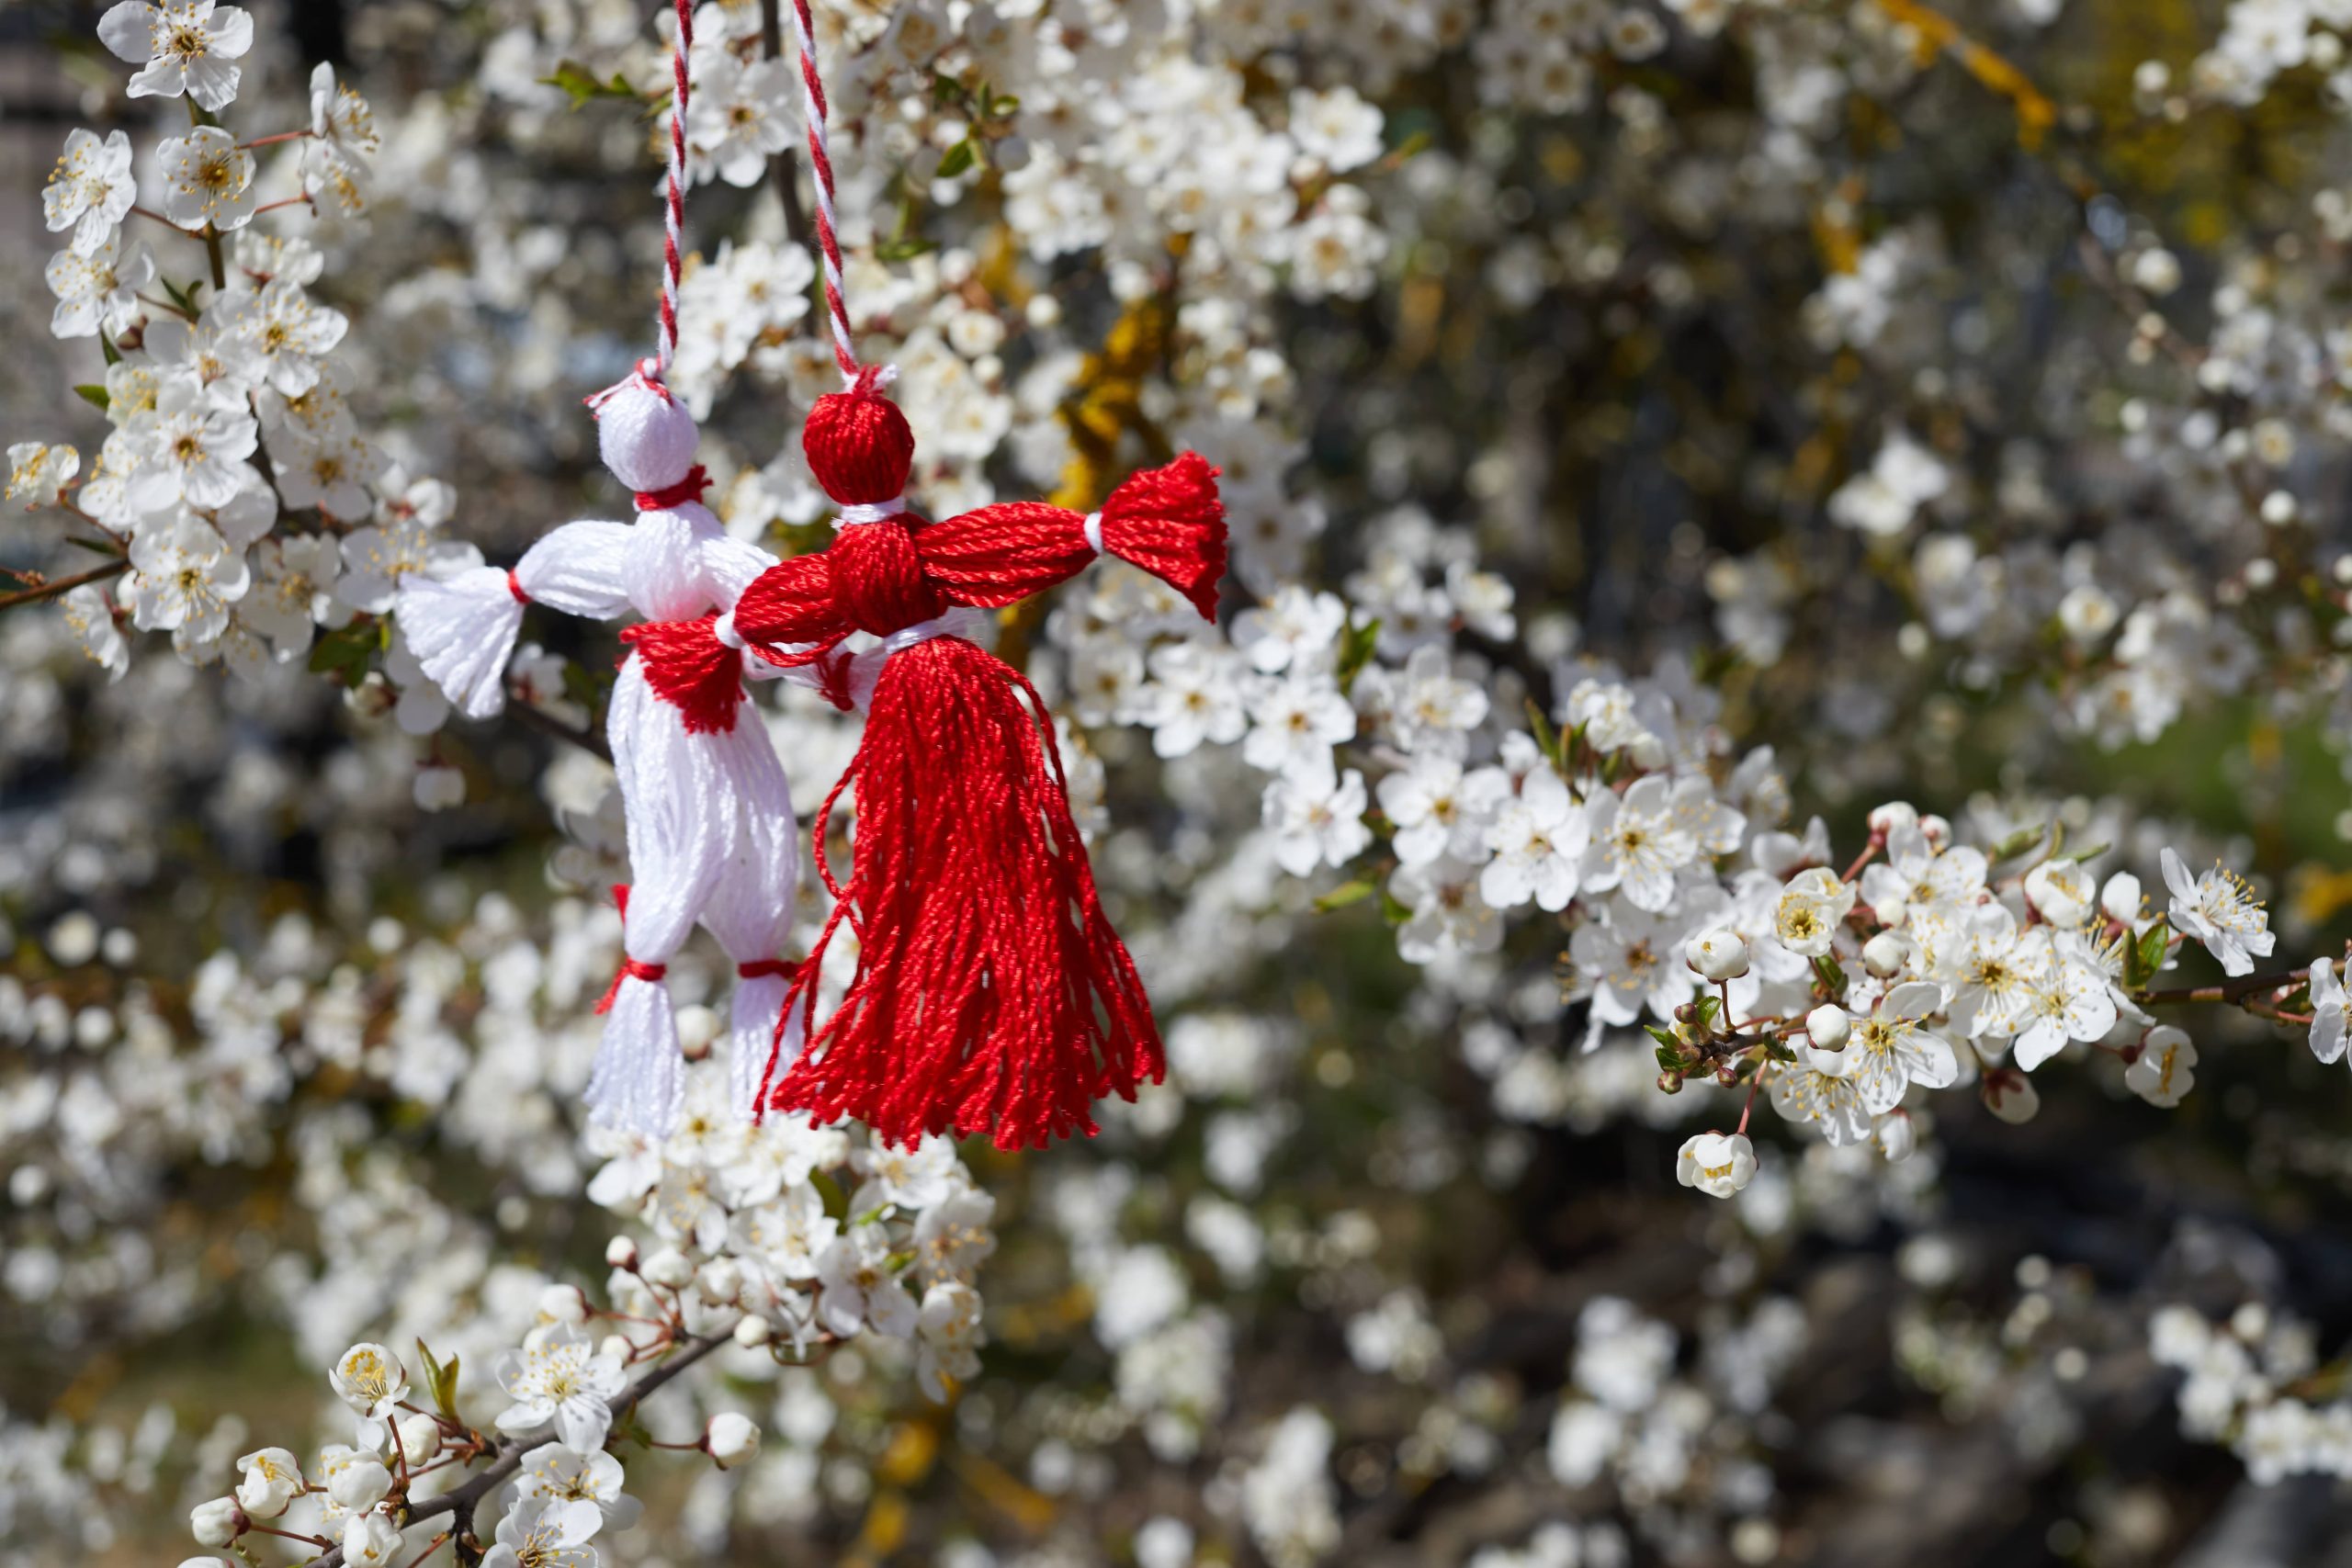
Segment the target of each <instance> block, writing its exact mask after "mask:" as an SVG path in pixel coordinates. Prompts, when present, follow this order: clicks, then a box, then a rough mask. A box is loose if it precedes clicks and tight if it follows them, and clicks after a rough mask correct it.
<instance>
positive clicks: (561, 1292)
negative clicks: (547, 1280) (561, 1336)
mask: <svg viewBox="0 0 2352 1568" xmlns="http://www.w3.org/2000/svg"><path fill="white" fill-rule="evenodd" d="M539 1315H540V1316H541V1317H547V1318H553V1319H554V1320H555V1321H556V1322H558V1323H573V1324H578V1323H585V1322H587V1321H588V1298H587V1297H586V1296H584V1295H582V1293H581V1291H580V1287H579V1286H577V1285H549V1286H548V1288H547V1289H546V1290H544V1291H541V1292H539Z"/></svg>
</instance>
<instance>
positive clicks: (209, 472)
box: [8, 0, 401, 677]
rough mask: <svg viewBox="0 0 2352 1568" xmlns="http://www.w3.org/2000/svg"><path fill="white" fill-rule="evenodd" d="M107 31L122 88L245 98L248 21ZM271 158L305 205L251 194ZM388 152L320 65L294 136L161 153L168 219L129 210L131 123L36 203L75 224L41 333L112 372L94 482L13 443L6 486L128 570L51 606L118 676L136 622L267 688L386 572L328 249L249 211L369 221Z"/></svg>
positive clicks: (56, 452) (79, 137) (56, 267)
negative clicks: (337, 352) (283, 164)
mask: <svg viewBox="0 0 2352 1568" xmlns="http://www.w3.org/2000/svg"><path fill="white" fill-rule="evenodd" d="M99 36H100V38H101V39H102V40H103V41H104V42H105V43H106V45H107V48H109V49H110V50H112V51H114V52H115V53H116V54H118V55H119V56H121V57H122V58H123V59H125V60H130V61H133V62H139V63H140V64H141V66H142V67H143V68H142V69H141V71H140V72H139V73H137V74H136V75H135V76H133V77H132V78H131V81H130V89H129V90H130V95H131V96H134V97H136V96H141V95H158V96H170V97H176V96H180V95H182V94H183V93H185V94H186V95H187V96H188V98H189V100H190V101H191V103H192V104H194V105H197V106H198V107H201V108H202V109H203V110H205V111H206V112H207V113H208V114H217V113H219V112H220V111H221V110H224V109H226V108H227V107H229V106H230V105H231V103H232V101H233V100H234V99H235V98H236V97H237V95H238V87H239V83H240V80H241V69H240V68H239V67H238V66H236V65H234V64H232V63H230V62H232V61H233V60H235V59H236V58H237V57H239V56H241V55H243V54H244V53H245V52H246V51H247V50H248V49H249V48H250V47H251V46H252V42H253V22H252V18H251V17H248V16H247V15H246V13H245V12H243V11H242V10H240V9H238V8H236V7H234V6H215V5H213V4H210V3H209V0H193V3H186V4H181V3H175V4H169V5H165V6H151V5H145V4H140V3H138V0H125V3H124V4H121V5H118V6H115V7H114V8H113V9H111V10H109V11H108V12H107V14H106V17H105V19H104V21H103V23H102V24H101V27H100V29H99ZM273 145H282V146H284V147H286V148H287V149H288V152H287V153H286V158H287V159H288V164H289V167H288V175H290V177H288V178H286V179H284V180H283V181H282V183H284V184H286V185H287V186H289V187H290V188H291V189H292V190H293V192H294V194H293V195H291V196H289V197H284V198H282V199H277V200H273V201H269V202H263V201H262V200H261V197H262V196H263V195H264V194H265V192H266V188H267V186H269V185H270V184H271V183H272V178H271V176H268V175H265V174H264V173H263V171H262V166H261V162H262V158H263V157H266V156H267V155H268V154H267V152H266V149H268V148H270V147H271V146H273ZM377 145H378V137H377V133H376V130H375V128H374V122H373V117H372V115H371V113H370V111H369V109H368V105H367V103H366V101H365V100H364V99H361V98H360V97H359V96H357V95H356V94H354V93H353V92H351V91H350V89H349V88H347V87H345V86H342V85H339V84H338V83H337V81H336V79H335V74H334V69H333V68H332V67H330V66H324V65H322V66H320V67H319V68H318V70H317V71H316V72H315V73H312V75H311V83H310V116H309V120H308V123H307V125H304V126H301V127H299V128H297V129H294V130H284V131H277V132H273V133H271V134H269V135H266V136H263V137H260V138H257V139H255V140H254V141H244V142H240V141H237V140H236V139H235V138H234V137H233V136H232V134H231V133H230V132H229V131H228V130H223V129H222V128H221V127H220V126H219V125H218V124H215V123H211V122H210V121H209V120H206V121H203V122H200V123H198V124H197V125H196V126H195V127H194V128H193V129H191V130H189V131H188V132H187V134H186V135H185V136H178V137H172V138H167V139H165V140H164V141H160V142H159V143H157V144H156V146H155V148H154V151H153V157H154V162H155V165H156V170H157V173H158V175H159V176H160V183H161V186H162V206H163V211H162V213H161V214H160V215H158V214H156V213H153V212H152V211H150V210H148V209H143V208H140V207H137V206H136V205H135V203H136V199H137V194H138V189H139V183H140V180H139V173H138V170H137V168H136V163H137V154H136V152H135V150H134V148H133V146H132V144H131V141H130V137H129V136H128V135H127V134H126V133H124V132H122V131H119V130H117V131H114V132H111V133H110V134H108V135H107V138H106V139H105V140H104V141H100V139H99V138H98V137H97V136H96V134H95V133H93V132H91V131H88V130H74V131H73V132H72V133H71V134H70V135H69V136H68V137H67V139H66V145H65V151H64V153H63V154H62V156H61V157H60V158H59V160H58V163H57V166H56V168H55V169H54V170H53V171H52V172H51V176H50V182H49V186H48V187H47V189H46V190H45V191H44V192H43V193H42V194H43V211H44V215H45V217H46V220H47V222H48V226H49V228H50V229H51V231H53V232H68V231H70V236H69V243H68V246H67V248H66V249H65V250H64V251H62V252H60V253H59V254H58V255H57V256H56V258H55V259H54V260H52V261H51V264H50V266H49V274H48V276H49V283H50V288H51V291H52V292H54V293H55V294H56V295H57V309H56V312H55V314H54V316H53V318H52V320H51V331H52V332H53V333H55V334H56V335H57V336H59V337H61V338H86V337H96V338H98V339H99V340H100V346H101V348H102V349H103V351H104V354H105V364H104V367H103V372H104V378H103V380H102V381H101V382H98V383H96V384H94V385H92V386H91V387H90V388H89V389H87V395H88V396H89V398H90V400H92V401H93V402H96V403H97V404H98V405H99V406H100V407H101V408H102V409H104V410H105V412H106V415H107V422H108V423H110V424H111V425H112V426H113V429H112V432H111V434H108V435H107V439H106V444H105V446H104V447H103V448H102V449H101V450H100V452H99V454H98V457H97V459H96V462H95V463H94V464H93V465H92V467H91V469H90V471H89V472H88V473H87V474H86V475H83V474H82V472H81V457H80V455H79V454H78V453H77V452H75V451H74V449H73V448H71V447H67V446H48V445H44V444H41V443H23V444H19V445H17V446H12V447H10V448H9V452H8V466H9V473H10V478H9V488H8V494H9V498H10V499H11V500H14V501H20V502H24V503H26V504H28V505H31V506H42V507H62V508H63V509H64V510H65V511H66V512H67V513H69V514H70V516H71V518H72V520H73V522H74V523H76V524H79V525H82V526H84V527H85V528H87V529H89V530H91V531H93V532H95V533H96V535H97V536H98V538H97V539H96V540H93V541H90V542H91V543H92V544H93V545H94V547H99V548H101V549H104V550H107V551H109V552H110V553H113V554H114V555H116V557H117V558H118V559H119V560H120V561H122V563H123V564H124V565H126V566H127V567H128V569H129V570H128V571H127V572H125V573H124V574H123V575H122V577H121V580H120V581H119V584H117V585H115V591H112V592H109V591H108V590H107V589H102V588H100V587H97V586H95V585H92V586H85V587H80V588H76V589H74V590H73V591H72V592H70V593H69V594H67V595H66V596H65V599H64V607H65V610H66V613H67V615H68V616H69V618H70V621H71V624H72V625H73V626H74V630H75V632H76V635H77V636H78V637H80V638H81V640H82V643H83V646H84V648H85V650H86V651H87V652H88V653H89V654H90V656H91V657H92V658H93V659H95V660H97V661H98V662H99V663H100V664H102V665H104V666H105V667H106V668H107V671H108V672H109V673H110V674H111V675H114V676H117V677H119V676H120V675H121V674H122V673H123V672H124V671H126V670H127V669H128V667H129V661H130V650H129V648H128V645H127V643H126V639H125V638H124V637H123V633H122V625H121V623H122V622H124V621H125V620H127V621H128V624H129V626H130V627H132V628H135V629H136V630H139V631H168V632H170V633H171V634H172V642H173V646H174V648H175V649H176V650H177V651H178V652H179V654H180V655H181V657H183V658H184V659H187V660H190V661H191V662H194V663H199V664H204V663H211V662H213V661H215V660H224V659H225V660H227V662H228V663H229V664H230V666H231V667H232V669H235V670H237V671H240V672H241V673H243V674H246V675H249V676H251V675H257V674H258V672H259V671H260V670H261V669H262V668H263V667H264V666H266V664H268V663H270V662H272V661H284V660H294V659H299V658H301V657H302V656H304V655H305V654H307V653H308V652H309V651H310V649H311V639H312V637H313V636H314V635H315V633H316V630H317V628H318V627H319V626H322V625H324V626H345V625H346V624H347V623H349V622H350V621H351V620H352V618H353V615H354V612H355V611H356V610H361V609H367V608H371V606H367V605H363V604H359V603H358V600H357V599H356V598H355V597H354V596H353V593H352V592H338V590H339V589H345V588H348V589H356V590H360V592H359V597H360V598H365V597H366V596H367V595H366V593H365V592H364V586H363V585H364V584H365V583H366V582H367V581H368V579H369V577H370V576H371V575H373V576H386V575H390V573H391V572H394V571H396V570H399V568H398V566H397V564H396V563H394V562H391V561H389V560H387V559H386V558H383V557H381V556H380V555H379V554H377V553H376V547H375V543H374V540H373V537H372V535H371V531H369V530H366V529H359V530H358V531H357V532H356V533H355V532H352V530H354V529H355V528H356V525H360V524H362V523H365V522H366V521H368V517H369V515H370V513H371V512H373V511H374V510H375V509H377V508H378V507H379V506H383V507H387V508H392V509H394V510H395V511H396V510H397V509H398V508H399V507H400V504H401V485H399V484H397V483H395V484H392V485H390V486H387V485H385V484H384V483H383V482H382V481H383V480H384V479H385V477H386V470H387V467H388V460H387V459H386V458H385V457H383V456H382V454H381V452H380V451H379V449H378V448H377V447H376V446H373V445H372V444H371V443H370V442H368V440H367V439H366V438H365V437H364V436H362V435H361V434H360V433H359V429H358V426H357V423H356V420H355V418H354V415H353V413H352V412H351V409H350V407H349V405H348V403H347V402H346V400H345V382H344V374H345V373H344V372H343V371H342V369H341V367H339V365H338V363H337V361H336V360H335V359H334V357H333V353H334V349H335V348H336V346H337V345H338V344H341V343H342V341H343V339H344V336H345V333H346V332H347V330H348V327H349V322H348V321H347V319H346V318H345V315H344V313H343V312H342V311H340V310H335V309H334V308H333V307H331V306H327V305H324V304H322V303H320V302H319V301H317V300H316V299H313V298H312V297H311V292H310V290H311V288H313V287H314V286H316V285H318V284H319V283H320V281H321V279H322V276H323V275H324V273H325V270H326V266H327V257H326V255H325V254H324V253H323V252H322V251H321V250H320V249H319V248H318V247H317V246H316V245H314V244H313V243H311V241H310V240H308V239H306V238H303V237H300V236H299V235H285V234H274V233H271V232H268V231H266V229H265V228H264V227H263V226H260V225H257V224H256V223H255V221H254V220H255V218H256V216H257V215H258V214H260V213H262V212H266V211H268V210H271V209H278V208H286V207H295V206H300V207H303V208H305V209H315V208H316V206H317V202H318V197H320V195H321V194H322V193H323V194H325V195H328V196H329V197H332V198H333V203H332V205H333V207H334V209H336V210H338V211H340V212H341V213H343V214H345V215H349V214H355V213H356V212H358V211H359V210H360V209H362V208H363V207H364V200H363V197H362V196H361V191H362V190H363V188H364V181H365V179H366V172H367V171H366V165H367V160H368V157H369V155H371V154H372V153H373V152H375V150H376V148H377ZM257 154H258V156H257ZM134 217H144V218H147V219H151V220H153V233H152V234H151V235H150V237H151V238H154V239H155V240H156V243H157V244H158V245H160V246H161V247H163V250H162V254H161V256H160V259H159V257H158V255H157V254H155V253H153V252H152V251H151V249H150V247H149V246H148V244H147V243H145V242H144V241H143V240H137V241H134V240H130V239H128V238H127V235H126V230H125V227H124V226H125V225H126V223H128V222H129V221H130V220H131V219H132V218H134ZM198 267H203V268H206V269H208V270H207V271H205V272H203V273H200V274H199V273H196V272H195V271H194V269H196V268H198ZM183 269H187V270H183ZM180 277H184V278H186V281H185V282H175V278H180ZM151 288H153V289H158V290H161V291H162V292H163V293H164V295H167V296H168V298H167V299H158V298H157V297H156V295H155V294H153V293H151V292H149V290H150V289H151ZM265 454H266V456H265ZM77 480H78V482H77ZM391 515H392V513H391V512H387V513H386V516H387V518H388V520H389V519H390V517H391ZM346 562H348V564H349V565H350V566H351V568H352V570H351V572H350V574H349V577H348V578H347V579H345V581H338V579H339V576H341V575H342V573H341V570H340V569H341V568H342V566H343V565H344V564H345V563H346ZM388 605H389V599H388V598H387V604H380V605H374V606H372V608H373V609H374V610H377V611H380V610H382V609H383V608H386V607H388Z"/></svg>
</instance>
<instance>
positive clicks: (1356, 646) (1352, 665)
mask: <svg viewBox="0 0 2352 1568" xmlns="http://www.w3.org/2000/svg"><path fill="white" fill-rule="evenodd" d="M1379 642H1380V617H1379V616H1377V615H1375V616H1374V617H1373V618H1372V619H1371V620H1368V621H1366V622H1365V623H1364V624H1363V625H1362V626H1343V627H1341V628H1340V667H1339V671H1338V674H1339V677H1340V691H1342V692H1351V691H1353V690H1354V689H1355V683H1356V677H1357V676H1358V675H1361V674H1362V673H1363V667H1364V666H1365V665H1367V664H1369V663H1371V662H1372V650H1373V649H1374V648H1375V647H1377V646H1378V644H1379Z"/></svg>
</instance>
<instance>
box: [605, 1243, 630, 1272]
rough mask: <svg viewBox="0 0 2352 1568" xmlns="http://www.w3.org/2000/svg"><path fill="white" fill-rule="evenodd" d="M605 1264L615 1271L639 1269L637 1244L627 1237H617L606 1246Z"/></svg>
mask: <svg viewBox="0 0 2352 1568" xmlns="http://www.w3.org/2000/svg"><path fill="white" fill-rule="evenodd" d="M605 1264H606V1265H607V1266H608V1267H610V1268H614V1269H634V1268H636V1267H637V1243H635V1242H633V1241H631V1240H630V1239H629V1238H628V1237H627V1236H625V1235H616V1236H615V1237H613V1239H612V1240H610V1241H608V1242H606V1243H605Z"/></svg>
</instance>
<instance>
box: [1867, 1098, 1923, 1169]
mask: <svg viewBox="0 0 2352 1568" xmlns="http://www.w3.org/2000/svg"><path fill="white" fill-rule="evenodd" d="M1872 1131H1873V1132H1874V1133H1875V1134H1877V1137H1878V1148H1879V1153H1881V1154H1883V1155H1884V1156H1886V1161H1887V1163H1888V1164H1889V1165H1900V1164H1902V1163H1903V1162H1904V1161H1905V1160H1906V1159H1909V1158H1910V1157H1911V1151H1912V1150H1914V1149H1916V1148H1917V1147H1918V1146H1919V1129H1918V1128H1917V1126H1916V1125H1914V1124H1913V1122H1912V1121H1911V1113H1910V1112H1909V1111H1888V1112H1887V1113H1886V1114H1885V1115H1883V1116H1882V1117H1880V1118H1879V1119H1878V1125H1877V1126H1876V1127H1875V1128H1874V1129H1872Z"/></svg>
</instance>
